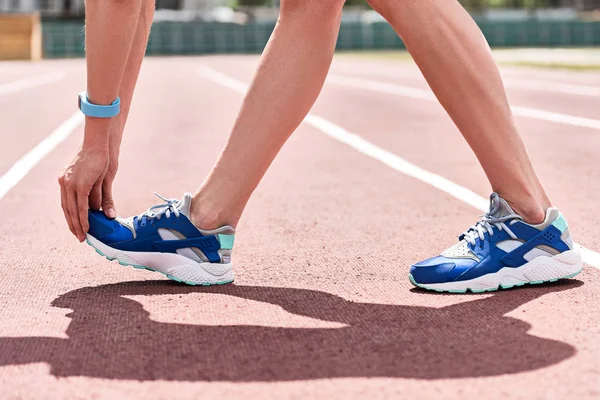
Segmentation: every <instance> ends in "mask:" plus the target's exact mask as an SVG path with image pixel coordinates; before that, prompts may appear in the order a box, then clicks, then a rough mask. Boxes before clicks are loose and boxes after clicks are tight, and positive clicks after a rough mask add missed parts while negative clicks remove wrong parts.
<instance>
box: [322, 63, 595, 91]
mask: <svg viewBox="0 0 600 400" xmlns="http://www.w3.org/2000/svg"><path fill="white" fill-rule="evenodd" d="M334 68H335V69H334V71H335V72H334V73H336V74H340V75H346V76H348V75H352V76H356V77H360V76H368V77H370V78H372V77H373V75H374V74H375V75H376V76H379V77H382V78H395V79H397V78H405V79H410V80H411V81H413V82H414V81H416V82H419V83H420V84H425V85H426V84H427V81H426V80H425V78H424V77H423V75H422V74H421V72H420V71H419V70H418V69H414V70H413V69H410V70H406V69H400V68H395V69H394V70H389V69H386V70H380V69H378V70H373V69H372V68H371V70H369V69H364V70H356V68H355V67H350V66H346V65H344V64H335V65H334ZM369 71H370V72H369ZM505 75H506V74H505V73H502V81H503V82H504V85H505V86H507V87H510V88H514V89H527V90H531V91H540V92H548V93H561V94H569V95H577V96H589V97H600V84H599V85H588V84H577V83H562V82H556V80H552V81H548V80H546V81H544V80H539V79H529V78H527V79H524V78H511V77H510V74H509V75H508V77H506V76H505Z"/></svg>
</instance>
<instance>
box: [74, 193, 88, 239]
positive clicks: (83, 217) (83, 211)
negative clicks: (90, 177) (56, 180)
mask: <svg viewBox="0 0 600 400" xmlns="http://www.w3.org/2000/svg"><path fill="white" fill-rule="evenodd" d="M88 196H89V193H86V192H85V191H79V192H77V212H78V213H79V224H80V225H81V229H82V231H83V239H85V234H86V233H88V231H89V230H90V222H89V220H88V210H89V197H88ZM83 239H82V240H83Z"/></svg>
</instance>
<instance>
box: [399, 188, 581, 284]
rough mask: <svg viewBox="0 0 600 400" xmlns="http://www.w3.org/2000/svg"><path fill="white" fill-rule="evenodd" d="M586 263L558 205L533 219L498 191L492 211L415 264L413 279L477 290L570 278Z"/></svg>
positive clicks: (415, 281)
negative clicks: (538, 220) (532, 221)
mask: <svg viewBox="0 0 600 400" xmlns="http://www.w3.org/2000/svg"><path fill="white" fill-rule="evenodd" d="M582 268H583V262H582V261H581V256H580V254H579V252H578V251H577V250H575V248H574V246H573V241H572V240H571V235H570V233H569V229H568V227H567V222H566V221H565V219H564V218H563V216H562V214H561V213H560V212H559V211H558V209H557V208H554V207H551V208H549V209H548V210H547V211H546V218H545V220H544V222H542V223H541V224H539V225H530V224H527V223H525V222H524V220H523V218H522V217H521V216H520V215H518V214H516V213H515V212H514V211H513V210H512V209H511V208H510V206H509V205H508V203H507V202H506V201H505V200H504V199H502V198H501V197H500V196H498V194H497V193H494V194H492V196H491V197H490V211H489V212H488V213H487V214H486V215H485V216H484V218H483V219H482V220H480V221H479V222H477V223H476V224H475V225H474V226H472V227H471V228H469V230H467V231H466V232H464V233H463V234H462V235H461V236H460V237H459V242H458V243H457V244H456V245H454V246H452V247H451V248H449V249H448V250H446V251H444V252H443V253H442V255H440V256H437V257H434V258H430V259H428V260H425V261H422V262H420V263H418V264H415V265H413V266H412V267H411V269H410V276H409V278H410V281H411V282H412V283H413V284H414V285H415V286H418V287H420V288H424V289H430V290H435V291H438V292H452V293H465V292H467V291H469V290H470V291H471V292H474V293H480V292H487V291H493V290H498V289H499V288H503V289H507V288H511V287H513V286H522V285H525V284H539V283H544V282H554V281H557V280H558V279H563V278H571V277H574V276H575V275H577V274H579V273H580V272H581V270H582Z"/></svg>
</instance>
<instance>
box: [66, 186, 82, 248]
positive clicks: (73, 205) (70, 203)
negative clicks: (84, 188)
mask: <svg viewBox="0 0 600 400" xmlns="http://www.w3.org/2000/svg"><path fill="white" fill-rule="evenodd" d="M67 209H68V210H69V216H70V217H71V223H72V224H73V229H74V230H75V236H77V239H79V241H80V242H82V241H83V237H84V234H83V229H82V228H81V224H80V223H79V212H78V211H77V194H76V192H75V190H71V189H69V188H67Z"/></svg>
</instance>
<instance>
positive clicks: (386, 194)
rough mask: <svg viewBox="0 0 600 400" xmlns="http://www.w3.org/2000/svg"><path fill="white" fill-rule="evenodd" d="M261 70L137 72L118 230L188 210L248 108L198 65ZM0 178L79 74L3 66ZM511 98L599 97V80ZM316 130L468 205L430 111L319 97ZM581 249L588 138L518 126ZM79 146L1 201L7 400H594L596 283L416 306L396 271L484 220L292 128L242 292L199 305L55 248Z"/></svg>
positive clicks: (587, 104) (249, 64)
mask: <svg viewBox="0 0 600 400" xmlns="http://www.w3.org/2000/svg"><path fill="white" fill-rule="evenodd" d="M255 63H256V58H255V57H210V58H201V59H200V58H162V59H161V58H153V59H148V60H147V61H146V64H145V67H144V70H143V72H142V76H141V81H140V86H139V89H138V92H137V94H136V101H135V104H134V106H133V110H132V116H131V120H130V123H129V125H128V129H127V132H126V138H125V140H124V144H123V152H122V159H121V167H120V171H119V176H118V180H117V182H116V199H117V207H118V212H119V213H120V214H121V215H130V214H134V213H139V212H141V211H143V210H145V209H146V208H147V207H148V206H150V205H152V204H155V203H156V198H154V197H153V195H152V192H153V191H157V192H159V193H161V194H163V195H166V196H168V197H176V196H180V195H181V193H182V192H184V191H193V190H194V189H195V188H196V186H197V185H199V184H200V183H201V181H202V179H203V178H204V177H205V176H206V174H207V172H208V171H209V168H210V166H211V164H212V163H213V161H214V160H215V158H216V157H217V155H218V153H219V151H220V149H221V147H222V146H223V144H224V142H225V140H226V137H227V134H228V131H229V129H230V127H231V124H232V121H233V118H234V116H235V113H236V111H237V108H238V106H239V103H240V100H241V96H240V95H239V94H238V93H236V92H235V91H232V90H230V89H228V88H225V87H223V86H220V85H218V84H216V83H215V82H212V81H208V80H206V79H203V78H202V77H201V76H199V75H198V74H197V68H198V67H199V66H200V65H209V66H210V67H211V68H213V69H215V70H217V71H220V72H222V73H224V74H227V75H229V76H231V77H233V78H235V79H237V80H240V81H243V82H247V81H248V80H249V78H250V77H251V74H252V72H253V69H254V66H255ZM56 71H58V72H61V71H64V72H65V74H66V75H65V78H64V79H62V80H61V81H59V82H56V83H51V84H46V85H42V86H38V87H33V88H29V89H24V90H22V91H18V92H14V93H11V94H6V95H0V121H1V122H0V128H1V132H2V134H1V135H0V176H2V175H4V174H5V173H6V172H7V171H8V170H9V169H10V168H11V167H12V165H13V164H14V163H15V162H16V161H17V160H19V158H21V157H22V156H23V155H25V154H26V153H27V152H28V151H29V150H30V149H31V148H33V147H34V146H35V145H36V144H37V143H39V142H40V141H41V140H43V139H44V138H45V137H46V136H48V135H49V134H50V133H51V132H52V131H53V130H54V129H55V128H56V127H57V126H59V125H60V124H61V123H62V122H63V121H65V120H66V119H67V118H68V117H69V116H70V115H72V113H73V112H74V111H75V110H74V105H75V100H74V99H75V94H76V93H77V91H78V90H79V89H81V88H83V87H84V84H85V79H84V78H85V77H84V66H83V62H82V61H81V60H77V61H59V62H43V63H38V64H21V63H4V64H0V85H3V84H6V83H9V82H12V81H16V80H19V79H27V78H31V77H35V76H39V75H42V74H46V73H51V72H56ZM333 71H334V72H335V73H337V74H341V75H344V76H354V77H360V78H363V79H370V80H375V81H380V82H389V83H394V84H398V85H403V86H409V87H414V88H426V86H425V84H424V83H423V80H422V78H420V76H419V74H418V72H417V71H416V70H415V68H414V67H413V66H411V65H410V64H407V63H402V62H394V61H382V60H364V59H355V58H348V57H346V58H340V59H339V60H337V61H336V63H335V65H334V68H333ZM505 75H506V76H507V77H510V78H518V79H521V80H523V79H525V80H529V81H532V80H535V81H542V82H548V87H549V88H552V85H553V84H554V83H557V82H562V83H570V84H574V85H584V86H587V87H598V85H599V83H600V75H599V74H598V73H581V72H573V73H571V72H552V71H538V70H531V69H510V70H506V71H505ZM509 91H510V97H511V102H512V103H514V104H515V105H518V106H522V107H530V108H536V109H540V110H545V111H551V112H556V113H563V114H570V115H573V116H579V117H585V118H588V119H596V120H597V119H599V118H600V115H599V114H600V113H599V112H598V110H599V109H600V97H592V96H581V95H574V94H565V93H554V92H552V91H540V90H537V89H526V88H518V87H509ZM314 113H315V114H317V115H319V116H321V117H324V118H326V119H328V120H329V121H332V122H334V123H336V124H337V125H339V126H341V127H343V128H345V129H346V130H348V131H350V132H352V133H355V134H357V135H360V136H361V137H363V138H364V139H366V140H368V141H370V142H372V143H374V144H376V145H378V146H380V147H382V148H384V149H387V150H388V151H391V152H393V153H395V154H397V155H398V156H400V157H402V158H404V159H405V160H407V161H409V162H412V163H414V164H416V165H418V166H420V167H422V168H424V169H426V170H428V171H431V172H434V173H437V174H440V175H442V176H444V177H446V178H448V179H450V180H452V181H454V182H456V183H458V184H460V185H462V186H465V187H467V188H469V189H471V190H473V191H475V192H477V193H479V194H480V195H483V196H486V195H487V194H488V192H489V191H490V188H489V186H488V184H487V181H486V179H485V176H484V174H483V173H482V171H481V170H480V168H479V167H478V164H477V162H476V159H475V157H474V156H473V155H472V154H471V152H470V150H469V148H468V147H467V145H466V144H465V143H464V141H463V139H462V138H461V136H460V135H459V133H458V132H457V131H456V129H455V128H454V127H453V125H452V124H451V122H450V121H449V119H448V117H447V116H445V114H444V112H443V110H442V109H441V107H440V106H439V105H437V104H436V103H434V102H430V101H424V100H416V99H410V98H404V97H401V96H394V95H390V94H384V93H377V92H373V91H367V90H364V89H358V88H351V87H344V86H339V85H327V86H326V89H325V90H324V92H323V95H322V96H321V98H320V99H319V101H318V103H317V105H316V106H315V108H314ZM517 121H518V124H519V126H520V127H521V130H522V133H523V136H524V138H525V141H526V142H527V145H528V147H529V149H530V152H531V156H532V157H533V159H534V162H535V164H536V166H537V168H538V170H539V173H540V175H541V177H542V179H543V181H544V182H545V184H546V185H547V188H548V191H549V193H550V195H551V197H552V198H553V199H554V201H555V203H556V204H557V205H558V206H559V207H560V208H561V209H562V210H563V212H564V214H565V215H566V216H567V218H568V219H569V222H570V224H571V226H572V231H573V235H574V236H575V239H576V240H577V241H578V242H579V243H581V244H582V245H584V246H585V247H587V248H591V249H594V250H598V249H599V248H600V245H598V243H600V228H599V227H600V219H599V218H598V211H597V210H598V199H599V198H600V184H599V183H598V182H600V164H599V163H598V149H600V131H599V130H598V129H591V128H582V127H577V126H569V125H565V124H557V123H555V122H548V121H542V120H535V119H530V118H518V119H517ZM80 136H81V129H77V130H76V131H75V132H74V133H73V134H72V135H71V136H70V137H69V138H68V139H67V140H66V141H65V142H64V143H62V144H61V145H59V146H58V147H57V148H56V149H55V150H54V151H53V152H51V153H50V154H49V155H48V156H47V157H45V158H44V159H43V160H42V161H41V162H40V163H39V164H38V165H37V166H36V167H35V168H33V169H32V170H31V172H30V173H29V174H28V175H27V176H26V177H25V178H24V179H23V180H22V181H20V183H19V184H18V185H17V186H15V187H14V188H13V189H12V190H11V191H10V192H8V194H7V195H6V196H5V197H4V198H3V199H0V220H1V221H2V222H1V223H0V304H2V312H1V313H0V388H1V389H0V398H6V399H9V398H10V399H14V398H36V399H38V398H39V399H42V398H45V399H63V398H64V399H74V398H97V399H100V398H103V399H118V398H140V399H147V398H165V399H170V398H174V397H180V398H187V399H198V398H224V397H227V398H245V399H248V398H258V399H266V398H273V399H283V398H319V399H333V398H339V399H349V398H370V399H378V398H419V399H428V398H432V399H433V398H435V399H439V398H476V397H478V398H482V399H501V398H502V399H504V398H514V399H518V398H523V399H525V398H527V399H538V398H539V399H547V398H556V399H565V398H577V399H597V398H599V397H600V383H599V382H600V340H598V337H600V323H599V322H598V321H599V320H600V306H599V305H600V295H599V293H600V270H598V269H596V268H594V267H587V268H586V270H585V271H584V273H583V274H581V275H580V276H579V277H578V278H577V279H573V280H570V281H566V282H564V283H558V284H553V285H547V286H539V287H531V288H523V289H517V290H509V291H501V292H497V293H495V294H487V295H437V294H431V293H425V292H421V291H417V290H414V289H412V287H411V285H410V283H409V282H408V280H407V278H406V275H407V270H408V267H409V265H410V264H411V263H412V262H414V261H418V260H421V259H423V258H425V257H429V256H431V255H433V254H435V253H437V252H439V251H440V250H442V249H443V248H445V247H447V246H449V245H450V244H452V243H453V242H454V241H455V237H456V235H457V234H458V233H459V232H461V231H462V230H463V229H464V228H466V227H468V226H470V225H471V224H472V223H473V222H474V221H475V219H476V217H477V215H479V214H480V211H478V210H476V209H474V208H472V207H471V206H469V205H467V204H465V203H464V202H461V201H460V200H458V199H456V198H454V197H452V196H450V195H448V194H446V193H444V192H442V191H439V190H438V189H435V188H433V187H431V186H429V185H427V184H426V183H424V182H422V181H419V180H417V179H414V178H411V177H408V176H406V175H403V174H401V173H399V172H397V171H395V170H393V169H391V168H389V167H388V166H386V165H384V164H382V163H381V162H379V161H377V160H374V159H372V158H369V157H367V156H365V155H364V154H361V153H359V152H357V151H356V150H354V149H352V148H350V147H348V146H346V145H344V144H341V143H339V142H337V141H335V140H334V139H332V138H330V137H327V136H325V135H323V134H322V133H321V132H319V131H317V130H316V129H314V128H312V127H310V126H308V125H303V126H302V127H301V128H300V129H299V131H298V132H297V133H296V134H295V135H294V136H293V137H292V139H291V140H290V142H289V143H288V145H286V147H285V148H284V150H283V151H282V153H281V155H280V156H279V157H278V159H277V160H276V161H275V163H274V165H273V167H272V168H271V170H270V171H269V173H268V174H267V176H266V178H265V180H264V181H263V183H262V184H261V186H260V187H259V189H258V190H257V192H256V193H255V195H254V197H253V198H252V200H251V202H250V204H249V206H248V208H247V210H246V214H245V216H244V218H243V220H242V223H241V225H240V226H239V230H238V231H239V233H238V237H237V239H236V246H237V247H236V251H235V263H236V274H237V277H236V283H235V285H229V286H225V287H218V288H195V287H186V286H181V285H178V284H175V283H173V282H170V281H167V280H163V279H162V278H161V276H160V275H157V274H152V273H150V272H145V271H144V272H141V271H137V270H135V269H133V268H128V267H122V266H119V265H117V264H114V263H108V262H107V261H106V260H105V259H103V258H101V257H99V256H98V255H97V254H96V253H95V252H93V250H92V249H91V248H89V247H87V246H85V245H79V244H77V243H76V241H75V239H74V238H73V237H72V236H71V234H70V233H69V231H68V229H67V227H66V224H65V222H64V220H63V217H62V212H61V210H60V203H59V193H58V185H57V183H56V177H57V175H58V172H59V171H60V169H61V168H62V167H63V165H64V164H65V162H66V161H67V160H68V159H69V158H70V157H71V156H72V155H73V154H74V152H75V150H76V148H77V145H78V143H79V140H80Z"/></svg>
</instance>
